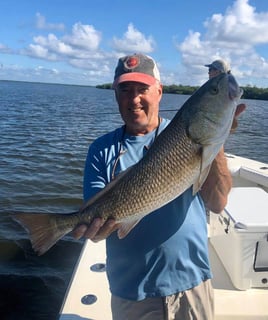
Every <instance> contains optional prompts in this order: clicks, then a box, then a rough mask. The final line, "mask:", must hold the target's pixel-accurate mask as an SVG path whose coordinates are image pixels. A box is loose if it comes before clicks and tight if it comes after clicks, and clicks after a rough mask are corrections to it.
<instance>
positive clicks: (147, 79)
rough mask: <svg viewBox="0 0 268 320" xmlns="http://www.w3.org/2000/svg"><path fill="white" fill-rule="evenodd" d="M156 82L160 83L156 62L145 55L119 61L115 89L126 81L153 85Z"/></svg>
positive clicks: (135, 55) (115, 75)
mask: <svg viewBox="0 0 268 320" xmlns="http://www.w3.org/2000/svg"><path fill="white" fill-rule="evenodd" d="M156 80H158V81H160V74H159V71H158V68H157V66H156V63H155V61H154V60H153V59H152V58H151V57H149V56H146V55H144V54H133V55H129V56H125V57H122V58H120V59H119V60H118V64H117V67H116V69H115V74H114V83H113V88H115V87H116V86H117V85H118V84H119V83H122V82H126V81H135V82H141V83H145V84H148V85H153V84H154V83H155V82H156Z"/></svg>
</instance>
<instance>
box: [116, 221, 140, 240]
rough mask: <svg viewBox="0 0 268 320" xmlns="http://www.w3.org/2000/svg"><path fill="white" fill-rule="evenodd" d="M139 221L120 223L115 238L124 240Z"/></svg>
mask: <svg viewBox="0 0 268 320" xmlns="http://www.w3.org/2000/svg"><path fill="white" fill-rule="evenodd" d="M140 220H141V219H137V220H129V221H127V222H122V223H121V224H120V227H119V228H118V230H117V236H118V238H119V239H123V238H125V237H126V236H127V235H128V234H129V232H130V231H131V230H132V229H133V228H134V227H135V226H136V224H138V223H139V221H140Z"/></svg>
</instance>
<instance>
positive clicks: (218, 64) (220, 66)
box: [205, 59, 230, 73]
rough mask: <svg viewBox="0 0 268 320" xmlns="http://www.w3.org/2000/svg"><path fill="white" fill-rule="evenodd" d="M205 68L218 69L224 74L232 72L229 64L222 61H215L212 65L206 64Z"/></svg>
mask: <svg viewBox="0 0 268 320" xmlns="http://www.w3.org/2000/svg"><path fill="white" fill-rule="evenodd" d="M205 67H208V68H215V69H217V70H219V71H221V72H224V73H228V72H230V66H229V64H228V62H226V61H224V60H221V59H218V60H215V61H213V62H212V63H210V64H205Z"/></svg>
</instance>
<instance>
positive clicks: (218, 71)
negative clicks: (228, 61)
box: [208, 67, 221, 79]
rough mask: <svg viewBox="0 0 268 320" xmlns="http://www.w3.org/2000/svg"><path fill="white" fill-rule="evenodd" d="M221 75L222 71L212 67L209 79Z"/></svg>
mask: <svg viewBox="0 0 268 320" xmlns="http://www.w3.org/2000/svg"><path fill="white" fill-rule="evenodd" d="M220 73H221V71H220V70H218V69H216V68H213V67H210V68H209V69H208V77H209V79H211V78H214V77H216V76H217V75H219V74H220Z"/></svg>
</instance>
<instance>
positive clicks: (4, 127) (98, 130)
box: [0, 81, 268, 320]
mask: <svg viewBox="0 0 268 320" xmlns="http://www.w3.org/2000/svg"><path fill="white" fill-rule="evenodd" d="M187 98H188V97H187V96H182V95H172V94H169V95H164V96H163V99H162V103H161V115H162V116H164V117H167V118H172V117H173V116H174V114H175V110H177V109H178V108H179V107H180V106H181V105H182V104H183V102H184V101H185V100H186V99H187ZM243 102H245V103H246V104H247V110H246V112H245V113H244V114H243V115H242V116H241V117H240V121H239V127H238V129H237V131H236V133H235V134H233V135H231V136H230V137H229V139H228V141H227V143H226V151H227V152H230V153H234V154H236V155H241V156H246V157H249V158H253V159H256V160H259V161H263V162H268V147H267V146H268V139H267V135H268V101H257V100H243ZM164 110H170V111H164ZM121 124H122V121H121V118H120V116H119V114H118V112H117V105H116V101H115V99H114V95H113V91H111V90H101V89H95V88H91V87H82V86H66V85H56V84H54V85H52V84H38V83H23V82H7V81H0V129H1V139H0V156H1V159H0V208H1V209H0V319H16V320H20V319H21V320H24V319H25V320H26V319H27V320H29V319H38V320H39V319H49V320H53V319H57V314H58V311H59V309H60V305H61V302H62V299H63V296H64V291H65V289H66V287H67V285H68V282H69V280H70V276H71V272H72V270H73V267H74V264H75V262H76V260H77V258H78V256H79V253H80V250H81V246H82V242H81V241H74V240H73V239H72V238H71V237H70V236H66V237H65V238H64V239H63V240H61V241H59V242H58V243H57V244H56V246H55V247H53V248H52V249H51V250H50V251H49V252H48V253H47V254H45V255H44V256H41V257H37V256H36V255H35V254H34V253H33V252H32V250H31V246H30V244H29V241H28V238H27V235H26V233H25V232H24V230H22V228H21V227H20V226H18V225H17V224H16V223H15V222H13V221H12V220H11V219H10V217H9V215H8V212H10V211H14V210H16V211H33V212H34V211H38V212H62V213H64V212H72V211H74V210H76V209H77V208H78V207H79V206H80V205H81V203H82V179H83V169H84V161H85V157H86V153H87V149H88V145H89V144H90V143H91V142H92V140H94V139H95V138H96V137H97V136H99V135H102V134H103V133H105V132H107V131H110V130H112V129H114V128H116V127H118V126H119V125H121Z"/></svg>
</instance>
